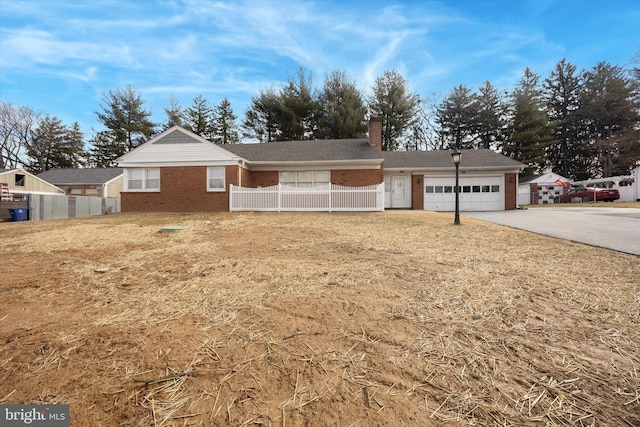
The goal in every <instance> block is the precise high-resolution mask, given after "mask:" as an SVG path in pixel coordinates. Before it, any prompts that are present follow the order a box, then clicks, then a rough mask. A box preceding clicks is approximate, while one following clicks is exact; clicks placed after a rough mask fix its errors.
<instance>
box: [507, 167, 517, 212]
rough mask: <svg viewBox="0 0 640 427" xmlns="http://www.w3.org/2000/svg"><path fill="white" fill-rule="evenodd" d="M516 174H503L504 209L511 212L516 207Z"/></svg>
mask: <svg viewBox="0 0 640 427" xmlns="http://www.w3.org/2000/svg"><path fill="white" fill-rule="evenodd" d="M517 177H518V174H517V173H505V174H504V209H505V210H507V211H508V210H512V209H515V208H516V207H517V206H518V187H517V186H516V182H517V181H518V180H517Z"/></svg>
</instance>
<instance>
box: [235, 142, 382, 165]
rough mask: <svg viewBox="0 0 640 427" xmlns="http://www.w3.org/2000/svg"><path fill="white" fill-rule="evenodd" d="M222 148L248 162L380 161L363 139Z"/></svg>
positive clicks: (380, 157) (373, 148)
mask: <svg viewBox="0 0 640 427" xmlns="http://www.w3.org/2000/svg"><path fill="white" fill-rule="evenodd" d="M224 148H225V149H226V150H227V151H230V152H232V153H234V154H236V155H237V156H239V157H242V158H244V159H246V160H248V161H249V162H250V163H278V162H286V163H297V162H326V161H342V162H348V161H371V163H381V162H382V155H381V153H380V151H379V150H378V149H377V148H375V147H372V146H370V145H369V142H368V140H367V139H325V140H311V141H274V142H265V143H258V144H229V145H225V146H224Z"/></svg>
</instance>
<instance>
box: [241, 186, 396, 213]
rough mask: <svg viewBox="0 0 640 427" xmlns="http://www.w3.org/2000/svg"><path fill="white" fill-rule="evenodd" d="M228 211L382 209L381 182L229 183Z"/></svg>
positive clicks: (382, 193)
mask: <svg viewBox="0 0 640 427" xmlns="http://www.w3.org/2000/svg"><path fill="white" fill-rule="evenodd" d="M230 187H231V188H230V200H229V209H230V210H231V211H277V212H280V211H328V212H332V211H382V210H384V183H380V184H375V185H367V186H364V187H345V186H342V185H336V184H321V185H316V186H313V187H296V186H289V185H283V184H278V185H273V186H270V187H260V188H247V187H238V186H236V185H231V186H230Z"/></svg>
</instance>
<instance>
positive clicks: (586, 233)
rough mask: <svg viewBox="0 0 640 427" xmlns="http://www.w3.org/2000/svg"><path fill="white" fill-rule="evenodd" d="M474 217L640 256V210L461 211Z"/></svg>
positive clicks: (462, 215) (604, 208)
mask: <svg viewBox="0 0 640 427" xmlns="http://www.w3.org/2000/svg"><path fill="white" fill-rule="evenodd" d="M460 216H461V222H462V223H463V224H464V218H465V217H468V218H474V219H479V220H482V221H487V222H492V223H494V224H500V225H505V226H507V227H512V228H517V229H520V230H526V231H531V232H533V233H537V234H542V235H545V236H551V237H557V238H559V239H565V240H571V241H573V242H579V243H584V244H587V245H592V246H598V247H602V248H607V249H613V250H615V251H620V252H625V253H628V254H633V255H640V209H636V208H608V207H591V208H588V207H585V208H578V207H565V208H547V207H545V208H531V209H518V210H513V211H500V212H462V213H461V214H460Z"/></svg>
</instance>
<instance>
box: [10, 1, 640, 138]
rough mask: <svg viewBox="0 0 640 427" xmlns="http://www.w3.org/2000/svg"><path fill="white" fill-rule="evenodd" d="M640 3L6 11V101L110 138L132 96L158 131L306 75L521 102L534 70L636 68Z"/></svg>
mask: <svg viewBox="0 0 640 427" xmlns="http://www.w3.org/2000/svg"><path fill="white" fill-rule="evenodd" d="M639 23H640V2H638V1H636V0H608V1H600V0H523V1H516V0H513V1H499V0H496V1H482V0H477V1H473V0H457V1H428V0H427V1H419V0H418V1H410V0H405V1H376V0H354V1H349V0H319V1H302V0H300V1H296V0H274V1H269V0H264V1H261V0H248V1H227V0H220V1H180V0H166V1H151V0H148V1H147V0H144V1H143V0H139V1H130V0H85V1H81V0H46V1H44V0H28V1H20V0H4V1H0V98H1V99H2V100H4V101H8V102H11V103H14V104H18V105H26V106H29V107H31V108H33V109H35V110H39V111H43V112H45V113H48V114H50V115H55V116H58V117H59V118H61V119H62V120H63V122H64V123H66V124H69V125H70V124H72V123H73V122H74V121H77V122H79V123H80V125H81V128H82V131H83V132H84V133H85V137H86V139H89V137H90V136H91V135H92V133H93V130H92V129H94V130H101V129H102V126H101V125H100V124H99V122H98V121H97V119H96V115H95V113H94V111H96V110H100V104H101V99H102V97H103V95H104V93H105V92H106V91H108V90H112V89H118V88H123V87H125V86H126V85H128V84H130V85H132V86H133V87H134V88H135V89H137V90H138V91H139V92H140V93H141V94H142V95H143V97H144V99H146V100H147V103H146V106H147V108H149V109H151V110H152V112H153V116H152V119H153V120H154V121H155V122H162V121H164V120H165V119H166V115H165V113H164V111H163V107H164V106H166V105H167V104H168V101H169V97H170V96H171V94H173V95H174V96H175V97H176V98H177V99H178V100H179V101H180V103H181V104H182V106H183V107H187V106H189V105H190V104H191V101H192V100H193V98H194V97H196V96H197V95H202V96H204V97H205V98H207V100H208V101H209V102H210V103H211V104H212V105H213V104H217V103H219V102H220V100H222V99H223V98H225V97H226V98H228V99H229V100H230V101H231V105H232V107H233V109H234V112H235V113H236V114H237V115H238V117H239V118H240V119H241V118H242V117H243V116H244V111H245V109H246V107H247V105H248V104H249V103H250V100H251V97H252V96H254V95H256V94H257V93H258V91H259V90H261V89H266V88H268V87H271V86H274V85H275V86H278V85H279V84H281V83H282V82H284V81H286V80H287V78H288V77H294V76H295V75H296V73H297V71H298V69H299V68H300V67H303V68H304V69H306V70H307V71H309V72H311V74H312V76H313V83H314V86H315V87H316V88H320V87H321V85H322V81H323V79H324V76H325V75H326V74H327V73H329V72H331V71H333V70H336V69H339V70H344V71H345V72H346V73H347V74H348V75H349V76H350V77H351V78H353V79H355V81H356V83H357V85H358V87H360V88H361V89H362V90H363V91H364V92H365V93H368V92H369V90H370V88H371V86H372V84H373V82H374V80H375V78H376V77H378V76H379V75H381V74H382V73H383V72H384V71H385V70H392V69H394V70H397V71H399V72H400V73H401V74H402V75H403V76H404V77H405V78H406V79H407V81H408V82H409V87H410V89H411V90H413V91H415V92H417V93H419V94H420V95H421V96H422V97H423V98H427V97H433V95H435V96H437V97H438V98H439V99H442V98H443V97H444V96H446V94H447V93H449V91H450V90H451V89H452V88H453V87H454V86H457V85H459V84H464V85H467V86H470V87H473V88H474V89H475V88H477V87H478V86H479V85H481V84H482V83H483V82H484V81H485V80H490V81H491V82H492V83H493V84H494V86H496V87H498V88H499V89H507V90H510V89H511V88H512V87H513V86H514V85H515V84H516V83H517V81H518V80H519V77H520V75H521V73H522V71H523V70H524V68H525V67H527V66H529V67H530V68H532V69H533V70H534V71H536V72H538V73H539V74H541V76H542V77H543V78H544V77H546V76H547V75H548V74H549V72H550V71H551V69H552V68H553V67H554V66H555V64H556V63H557V62H558V61H559V60H561V59H562V58H567V60H569V61H570V62H572V63H574V64H575V65H577V66H578V68H579V69H580V68H590V67H592V66H594V65H595V64H596V63H597V62H598V61H608V62H610V63H612V64H618V65H622V66H624V65H626V64H629V62H630V61H631V59H632V58H633V56H634V54H635V53H636V52H638V51H639V50H640V24H639Z"/></svg>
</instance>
